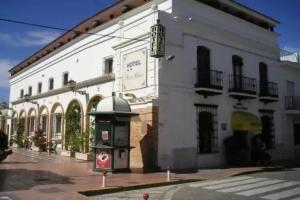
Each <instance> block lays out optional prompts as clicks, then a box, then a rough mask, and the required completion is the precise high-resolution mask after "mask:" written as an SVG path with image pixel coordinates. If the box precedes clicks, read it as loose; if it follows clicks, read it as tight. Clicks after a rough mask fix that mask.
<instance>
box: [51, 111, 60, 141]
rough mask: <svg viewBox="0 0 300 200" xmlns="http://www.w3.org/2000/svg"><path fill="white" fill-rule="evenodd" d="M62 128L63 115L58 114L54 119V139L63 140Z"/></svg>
mask: <svg viewBox="0 0 300 200" xmlns="http://www.w3.org/2000/svg"><path fill="white" fill-rule="evenodd" d="M61 128H62V115H61V114H56V115H54V117H53V133H52V137H53V138H57V139H58V138H61Z"/></svg>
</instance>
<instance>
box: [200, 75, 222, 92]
mask: <svg viewBox="0 0 300 200" xmlns="http://www.w3.org/2000/svg"><path fill="white" fill-rule="evenodd" d="M200 87H201V88H209V89H218V90H222V89H223V72H221V71H216V70H210V71H209V76H205V75H203V74H200V75H197V83H196V84H195V88H200Z"/></svg>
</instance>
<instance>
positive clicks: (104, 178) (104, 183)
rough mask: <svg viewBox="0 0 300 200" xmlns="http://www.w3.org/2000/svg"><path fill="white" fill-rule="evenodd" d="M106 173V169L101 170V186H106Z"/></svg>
mask: <svg viewBox="0 0 300 200" xmlns="http://www.w3.org/2000/svg"><path fill="white" fill-rule="evenodd" d="M106 174H107V172H106V170H104V171H103V172H102V187H103V188H105V187H106Z"/></svg>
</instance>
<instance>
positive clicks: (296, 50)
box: [283, 46, 300, 53]
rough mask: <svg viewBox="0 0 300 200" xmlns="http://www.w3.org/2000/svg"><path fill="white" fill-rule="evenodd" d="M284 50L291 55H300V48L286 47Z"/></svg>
mask: <svg viewBox="0 0 300 200" xmlns="http://www.w3.org/2000/svg"><path fill="white" fill-rule="evenodd" d="M283 50H285V51H288V52H290V53H300V47H292V46H284V47H283Z"/></svg>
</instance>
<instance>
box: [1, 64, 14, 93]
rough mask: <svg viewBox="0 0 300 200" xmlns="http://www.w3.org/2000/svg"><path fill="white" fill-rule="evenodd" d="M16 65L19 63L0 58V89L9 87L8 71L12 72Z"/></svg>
mask: <svg viewBox="0 0 300 200" xmlns="http://www.w3.org/2000/svg"><path fill="white" fill-rule="evenodd" d="M15 64H17V61H14V60H9V59H2V58H0V87H4V88H8V87H9V83H8V80H9V73H8V70H10V69H11V68H12V67H13V66H14V65H15Z"/></svg>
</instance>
